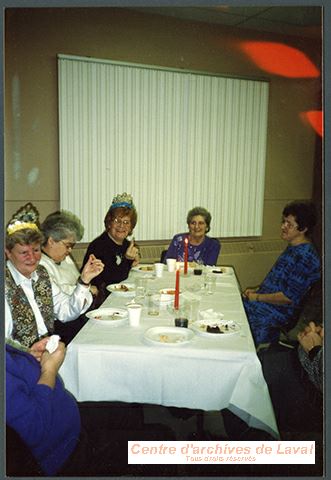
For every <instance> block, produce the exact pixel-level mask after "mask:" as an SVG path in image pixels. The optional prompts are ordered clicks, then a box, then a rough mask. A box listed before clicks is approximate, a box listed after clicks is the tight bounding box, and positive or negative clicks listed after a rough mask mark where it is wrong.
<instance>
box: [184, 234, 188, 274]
mask: <svg viewBox="0 0 331 480" xmlns="http://www.w3.org/2000/svg"><path fill="white" fill-rule="evenodd" d="M187 263H188V238H187V237H185V240H184V275H186V274H187Z"/></svg>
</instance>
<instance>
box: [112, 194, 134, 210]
mask: <svg viewBox="0 0 331 480" xmlns="http://www.w3.org/2000/svg"><path fill="white" fill-rule="evenodd" d="M118 207H127V208H133V207H134V205H133V199H132V195H130V194H129V193H126V192H124V193H119V194H118V195H116V196H115V197H114V198H113V201H112V204H111V206H110V208H111V209H112V208H118Z"/></svg>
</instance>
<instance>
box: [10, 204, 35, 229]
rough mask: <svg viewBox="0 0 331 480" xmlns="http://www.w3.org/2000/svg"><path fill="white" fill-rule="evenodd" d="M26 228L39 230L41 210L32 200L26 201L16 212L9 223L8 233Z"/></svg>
mask: <svg viewBox="0 0 331 480" xmlns="http://www.w3.org/2000/svg"><path fill="white" fill-rule="evenodd" d="M24 228H30V229H32V230H39V212H38V210H37V209H36V207H35V206H34V205H32V203H31V202H29V203H26V204H25V205H23V207H21V208H19V209H18V210H17V212H16V213H14V215H13V216H12V218H11V220H10V221H9V223H8V225H7V233H8V235H12V234H13V233H15V232H17V231H18V230H23V229H24Z"/></svg>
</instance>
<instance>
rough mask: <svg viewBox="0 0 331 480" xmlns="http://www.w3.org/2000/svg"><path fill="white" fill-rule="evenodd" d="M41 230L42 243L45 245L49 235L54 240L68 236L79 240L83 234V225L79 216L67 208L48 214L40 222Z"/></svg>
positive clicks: (57, 240)
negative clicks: (42, 235)
mask: <svg viewBox="0 0 331 480" xmlns="http://www.w3.org/2000/svg"><path fill="white" fill-rule="evenodd" d="M41 231H42V232H43V234H44V243H43V245H46V243H47V241H48V239H49V238H50V237H52V238H53V240H55V241H56V242H59V241H60V240H65V239H67V238H69V237H73V238H74V241H75V242H79V240H81V239H82V237H83V235H84V227H83V225H82V223H81V221H80V220H79V218H78V217H77V216H76V215H74V214H73V213H71V212H68V211H67V210H59V211H57V212H54V213H51V214H50V215H48V216H47V217H46V218H45V220H44V221H43V223H42V224H41Z"/></svg>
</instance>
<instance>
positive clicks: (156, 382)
mask: <svg viewBox="0 0 331 480" xmlns="http://www.w3.org/2000/svg"><path fill="white" fill-rule="evenodd" d="M231 272H232V274H231ZM140 275H142V273H140V272H132V273H131V274H130V277H129V279H128V281H134V280H135V278H136V277H137V276H140ZM216 279H217V283H216V292H215V293H214V294H212V295H207V294H206V293H204V291H203V290H200V286H201V284H202V283H203V276H194V275H193V274H191V273H189V274H188V276H187V277H183V275H181V284H180V287H181V290H183V294H182V295H181V299H180V301H181V302H183V299H184V298H185V297H187V298H189V297H190V298H192V297H198V298H199V299H200V310H205V309H208V308H212V309H213V310H214V311H217V312H222V313H223V314H224V318H225V319H227V320H234V321H235V322H237V323H238V324H240V326H241V331H240V333H236V334H234V335H210V336H208V337H207V336H201V335H199V334H195V335H194V337H193V339H192V341H191V342H189V343H187V344H185V345H177V346H168V345H151V344H148V343H147V342H146V340H145V339H144V332H145V331H146V329H148V328H150V327H152V326H173V325H174V316H173V315H172V314H171V313H169V311H168V309H167V308H165V307H162V308H161V309H160V315H159V316H157V317H149V316H148V314H147V307H145V306H144V308H143V312H142V318H141V323H140V326H139V327H130V326H129V324H128V323H126V324H124V325H118V326H115V325H109V324H105V322H104V323H102V322H100V323H98V321H97V320H90V321H89V322H88V323H87V324H86V325H85V326H84V328H83V329H82V330H81V331H80V332H79V333H78V335H77V336H76V337H75V338H74V340H73V341H72V342H71V343H70V344H69V346H68V349H67V355H66V359H65V361H64V363H63V365H62V367H61V369H60V375H61V376H62V379H63V381H64V383H65V386H66V388H67V389H68V390H69V391H70V392H71V393H72V394H73V395H74V396H75V398H76V399H77V400H78V401H123V402H138V403H150V404H159V405H164V406H175V407H186V408H193V409H202V410H206V411H207V410H212V411H215V410H221V409H223V408H229V409H230V410H232V411H233V413H235V414H237V415H238V416H240V417H241V418H242V419H243V420H244V421H246V423H247V424H248V425H249V426H252V427H255V428H262V429H264V430H266V431H268V432H269V433H271V434H272V435H274V436H275V437H277V436H278V430H277V425H276V422H275V417H274V412H273V408H272V404H271V400H270V396H269V392H268V388H267V385H266V383H265V380H264V378H263V375H262V369H261V364H260V362H259V360H258V358H257V355H256V352H255V347H254V343H253V340H252V336H251V333H250V329H249V325H248V322H247V318H246V314H245V311H244V309H243V305H242V301H241V296H240V292H239V288H238V283H237V280H236V276H235V275H234V273H233V271H230V274H228V275H223V274H219V275H216ZM174 286H175V274H173V273H168V272H164V274H163V277H162V278H161V279H149V280H148V288H153V289H157V290H158V289H159V288H167V287H169V288H174ZM129 300H130V298H128V297H124V296H121V295H120V294H111V295H110V296H109V297H108V298H107V300H106V301H105V303H104V305H103V307H110V306H116V307H121V306H122V307H123V306H125V303H126V302H128V301H129Z"/></svg>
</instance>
